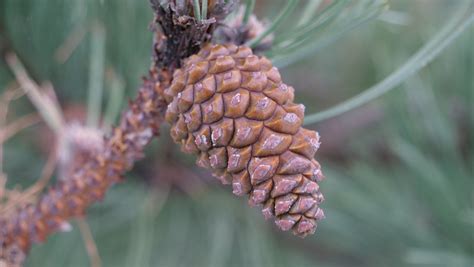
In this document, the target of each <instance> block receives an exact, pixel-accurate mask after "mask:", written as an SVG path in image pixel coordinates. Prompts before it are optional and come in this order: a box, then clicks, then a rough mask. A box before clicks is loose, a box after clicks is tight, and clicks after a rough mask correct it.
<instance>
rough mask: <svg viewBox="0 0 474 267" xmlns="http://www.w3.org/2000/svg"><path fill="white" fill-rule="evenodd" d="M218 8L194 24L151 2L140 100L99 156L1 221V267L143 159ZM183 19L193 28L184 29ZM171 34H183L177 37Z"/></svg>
mask: <svg viewBox="0 0 474 267" xmlns="http://www.w3.org/2000/svg"><path fill="white" fill-rule="evenodd" d="M219 3H220V2H219ZM219 3H217V4H215V6H213V8H212V9H209V10H208V11H209V13H208V14H209V19H208V20H206V21H197V20H196V19H195V18H194V17H190V16H182V15H180V14H179V12H178V11H179V10H177V9H174V8H172V7H171V6H168V7H163V6H161V5H160V4H159V3H158V1H154V0H151V4H152V7H153V9H154V11H155V22H156V23H157V25H155V27H154V28H153V29H154V35H155V37H156V38H155V45H154V46H153V47H154V51H153V52H154V55H155V58H154V59H155V60H154V64H153V66H152V67H151V69H150V71H149V75H148V77H147V78H144V81H143V84H142V86H141V88H140V90H139V92H138V96H137V97H136V99H135V100H134V101H132V102H130V104H129V107H128V109H127V110H125V111H124V112H123V114H122V117H121V119H120V123H119V125H118V126H117V127H115V128H113V129H112V131H111V134H110V135H108V136H106V137H105V140H104V148H103V149H102V150H100V152H97V153H96V154H95V155H93V156H91V157H90V158H88V159H87V160H86V161H85V163H84V164H83V165H82V167H81V168H76V170H75V171H73V172H72V174H71V176H70V177H67V179H63V180H62V181H61V182H59V183H58V184H57V185H55V186H53V187H52V188H51V189H50V190H49V191H48V192H47V193H46V194H44V195H43V196H42V197H41V198H40V199H39V201H38V202H37V203H35V204H31V205H27V206H25V207H22V208H20V209H19V210H18V211H16V212H14V213H13V214H12V215H11V216H9V217H8V218H2V217H0V263H2V261H6V263H7V264H8V265H7V266H10V265H11V266H20V265H21V264H22V262H23V260H24V259H25V257H26V254H27V252H28V250H29V248H30V247H31V245H32V244H33V243H39V242H44V241H45V240H46V238H47V237H48V236H49V235H50V234H52V233H54V232H58V231H61V230H63V231H64V230H65V228H68V226H69V224H68V223H67V221H68V220H70V219H72V218H74V217H81V216H84V215H85V212H86V209H87V208H88V207H89V206H90V205H92V204H93V203H95V202H97V201H100V200H102V199H103V197H104V195H105V193H106V191H107V190H108V188H110V186H112V185H114V184H115V183H117V182H119V181H121V180H122V177H123V175H124V173H125V172H126V171H128V170H130V169H131V168H132V166H133V164H134V162H135V161H137V160H139V159H141V158H142V157H143V149H144V148H145V146H146V145H147V144H148V143H149V142H150V141H151V140H152V138H153V137H154V136H156V135H158V129H159V127H160V124H161V122H162V120H163V114H164V111H165V109H166V103H165V101H164V99H163V97H162V93H163V92H162V91H163V90H164V88H166V87H167V86H168V85H169V83H170V82H171V74H172V72H173V71H174V69H175V68H177V67H179V65H180V62H181V60H182V59H183V58H186V57H188V56H189V55H191V54H192V53H194V52H196V51H198V50H199V48H200V46H201V45H202V44H203V43H204V42H205V41H208V38H210V36H211V35H212V30H213V29H214V25H213V24H214V22H216V21H217V20H218V19H223V18H225V14H226V12H227V11H228V10H227V9H226V8H225V6H219ZM170 5H171V4H170ZM183 18H187V19H189V21H191V22H192V23H183ZM170 29H171V30H170ZM175 30H178V31H179V32H181V33H182V34H175V33H176V31H175ZM203 34H204V35H203ZM163 41H164V42H163ZM188 44H189V45H188ZM12 70H13V72H14V74H17V75H18V74H19V73H15V71H18V69H15V68H13V69H12Z"/></svg>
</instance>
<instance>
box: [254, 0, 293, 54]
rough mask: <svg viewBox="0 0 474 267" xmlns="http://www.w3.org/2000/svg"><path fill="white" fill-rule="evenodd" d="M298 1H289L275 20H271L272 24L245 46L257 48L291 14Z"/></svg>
mask: <svg viewBox="0 0 474 267" xmlns="http://www.w3.org/2000/svg"><path fill="white" fill-rule="evenodd" d="M298 1H299V0H289V1H288V2H287V4H286V6H285V7H284V8H283V9H282V10H281V12H280V14H278V16H277V17H276V18H275V20H273V21H272V23H271V24H270V25H269V26H268V28H267V29H266V30H265V31H264V32H262V33H261V34H260V35H259V36H257V37H255V38H254V39H252V40H250V41H249V42H248V43H247V44H246V45H248V46H250V47H251V48H254V47H256V46H258V45H259V44H260V42H261V41H262V40H263V39H264V38H265V37H267V36H268V35H270V34H271V33H272V32H274V31H275V29H276V28H277V27H278V26H279V25H280V24H281V23H282V22H283V21H284V20H285V19H286V18H287V17H288V16H289V15H290V14H291V12H292V11H293V10H294V9H295V7H296V4H297V3H298Z"/></svg>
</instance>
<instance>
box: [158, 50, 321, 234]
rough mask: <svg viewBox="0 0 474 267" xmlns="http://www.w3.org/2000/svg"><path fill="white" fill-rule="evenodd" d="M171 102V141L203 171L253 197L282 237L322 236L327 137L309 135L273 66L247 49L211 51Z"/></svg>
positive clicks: (194, 64) (187, 71)
mask: <svg viewBox="0 0 474 267" xmlns="http://www.w3.org/2000/svg"><path fill="white" fill-rule="evenodd" d="M164 95H165V98H166V101H167V102H168V108H167V111H166V120H167V121H168V122H169V123H170V124H171V125H172V127H171V136H172V138H173V140H174V141H175V142H177V143H179V144H181V147H182V150H183V151H185V152H187V153H194V154H197V155H198V159H197V164H198V165H199V166H202V167H205V168H210V169H211V170H212V173H213V175H214V176H216V177H217V178H218V179H219V180H221V181H222V183H224V184H232V187H233V192H234V194H236V195H244V194H249V203H250V205H261V206H263V210H262V211H263V214H264V216H265V218H270V217H276V218H275V221H276V224H277V225H278V227H279V228H280V229H282V230H284V231H286V230H290V229H293V232H294V233H295V234H296V235H299V236H306V235H308V234H312V233H314V231H315V229H316V221H317V220H319V219H322V218H323V217H324V213H323V211H322V209H320V208H319V205H320V203H321V202H322V201H323V196H322V194H321V193H320V191H319V186H318V182H319V181H321V179H322V178H323V175H322V173H321V169H320V165H319V163H318V162H317V161H316V160H314V159H313V157H314V154H315V152H316V150H317V149H318V147H319V135H318V134H317V133H316V132H314V131H311V130H308V129H304V128H302V127H301V124H302V122H303V118H304V106H303V105H301V104H295V103H293V98H294V89H293V88H292V87H290V86H288V85H286V84H284V83H283V82H282V81H281V77H280V73H279V71H278V69H277V68H276V67H273V66H272V64H271V62H270V61H269V60H268V59H266V58H265V57H259V56H256V55H254V54H253V52H252V50H251V49H250V48H248V47H244V46H240V47H238V46H235V45H233V44H226V45H207V46H205V47H204V48H203V49H202V50H201V51H200V52H199V53H198V54H197V55H193V56H191V57H190V58H188V59H187V60H186V61H185V62H184V64H183V67H182V68H181V69H178V70H176V71H175V73H174V77H173V82H172V84H171V86H170V87H169V88H167V89H166V90H165V91H164Z"/></svg>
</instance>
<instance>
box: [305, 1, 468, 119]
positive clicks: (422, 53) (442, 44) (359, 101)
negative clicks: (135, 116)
mask: <svg viewBox="0 0 474 267" xmlns="http://www.w3.org/2000/svg"><path fill="white" fill-rule="evenodd" d="M473 5H474V4H470V6H468V7H467V8H466V7H465V6H464V5H462V7H461V8H460V9H459V10H458V11H457V12H456V13H455V14H454V15H453V18H452V19H451V20H450V21H449V22H448V23H446V25H445V26H444V27H443V28H442V29H441V30H440V31H439V32H438V34H436V35H435V36H434V37H433V38H432V39H431V40H430V41H429V42H428V43H426V44H425V45H424V46H423V47H422V48H421V49H420V50H418V52H417V53H416V54H414V55H413V56H412V57H411V58H410V59H409V60H408V61H406V62H405V64H403V65H402V66H401V67H399V68H398V69H397V70H395V71H394V72H392V74H390V75H389V76H388V77H386V78H385V79H384V80H382V81H381V82H380V83H378V84H376V85H374V86H372V87H370V88H369V89H367V90H365V91H364V92H362V93H360V94H359V95H356V96H354V97H352V98H350V99H349V100H346V101H344V102H342V103H340V104H338V105H336V106H333V107H331V108H329V109H327V110H324V111H321V112H318V113H314V114H311V115H309V116H307V117H306V118H305V124H312V123H316V122H320V121H323V120H326V119H329V118H332V117H335V116H338V115H341V114H343V113H345V112H348V111H350V110H352V109H355V108H357V107H359V106H362V105H364V104H366V103H368V102H370V101H372V100H374V99H376V98H378V97H380V96H381V95H383V94H385V93H387V92H388V91H390V90H392V89H394V88H397V86H398V85H400V84H401V83H402V82H404V81H405V80H407V79H408V78H409V77H411V76H412V75H414V74H415V73H417V72H418V71H419V70H421V69H422V68H423V67H425V66H426V65H427V64H428V63H430V62H431V61H432V60H433V59H435V58H436V57H437V56H438V55H439V54H440V53H441V52H442V51H443V50H444V49H445V48H446V47H448V46H449V45H450V44H452V43H453V41H454V40H456V39H457V38H458V37H459V36H460V35H461V33H463V32H464V31H465V30H466V29H467V28H468V27H469V26H470V25H471V24H472V23H473V22H474V13H472V8H473ZM466 11H467V12H466ZM466 13H467V14H466Z"/></svg>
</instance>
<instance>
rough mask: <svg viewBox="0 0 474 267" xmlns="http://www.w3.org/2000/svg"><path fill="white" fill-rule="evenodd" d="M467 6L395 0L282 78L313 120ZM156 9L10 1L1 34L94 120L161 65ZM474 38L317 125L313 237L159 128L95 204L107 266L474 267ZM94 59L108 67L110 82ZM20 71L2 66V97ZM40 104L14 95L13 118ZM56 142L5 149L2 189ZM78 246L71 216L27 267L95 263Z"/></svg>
mask: <svg viewBox="0 0 474 267" xmlns="http://www.w3.org/2000/svg"><path fill="white" fill-rule="evenodd" d="M461 2H462V1H456V0H416V1H411V0H403V1H388V3H389V6H390V9H389V12H388V13H382V15H381V16H379V17H378V18H377V19H373V20H371V21H370V22H368V23H365V24H364V25H361V26H360V27H357V28H356V29H352V30H350V31H348V32H347V33H345V34H344V36H342V38H340V39H338V40H337V41H336V42H334V43H332V44H331V45H329V46H326V47H324V48H322V49H320V50H318V53H315V54H314V55H313V56H311V57H305V59H304V60H299V61H297V62H295V63H294V64H291V65H288V66H286V67H285V68H282V69H281V72H282V76H283V78H284V80H285V81H286V83H288V84H291V85H293V86H294V87H295V88H296V91H297V93H296V95H297V96H296V98H297V101H299V102H301V103H304V104H305V105H306V107H307V109H306V113H307V114H310V113H313V112H316V111H320V110H323V109H325V108H328V107H331V106H333V105H335V104H337V103H339V102H340V101H342V100H345V99H348V98H350V97H351V96H353V95H355V94H357V93H359V92H361V91H363V90H364V89H366V88H368V87H370V86H371V85H373V84H375V83H377V82H378V81H380V80H382V79H383V78H384V77H386V76H387V75H388V74H390V73H391V72H392V71H394V70H396V69H397V68H398V67H399V66H400V65H401V64H403V63H404V62H405V61H406V60H407V59H408V58H409V57H410V56H411V55H412V54H414V53H415V52H416V51H417V50H418V49H419V48H420V47H422V46H423V44H425V43H426V42H427V41H428V40H429V39H430V38H431V37H432V36H433V35H434V34H436V32H437V31H438V30H439V29H440V28H441V27H442V25H444V24H445V23H446V22H447V21H448V20H449V19H450V18H451V17H452V16H455V15H456V14H455V9H456V6H458V4H460V3H461ZM283 3H284V1H270V0H267V1H257V5H256V9H255V10H256V13H257V15H258V16H259V17H261V18H266V17H272V16H274V14H275V13H277V12H278V11H279V9H281V6H282V4H283ZM302 3H304V1H301V4H302ZM301 7H302V5H300V6H299V7H298V8H301ZM295 16H296V17H298V12H297V13H296V15H295ZM152 17H153V16H152V11H151V9H150V8H149V3H148V1H147V0H140V1H137V0H101V1H62V0H44V1H34V0H0V26H1V27H2V28H3V31H4V34H5V36H8V39H9V40H10V42H11V44H12V47H13V48H14V49H15V51H16V52H17V53H18V55H19V56H20V57H21V59H22V61H23V62H24V64H25V65H26V66H27V68H28V70H29V72H30V74H31V76H32V77H33V78H34V79H35V80H37V81H38V82H41V81H51V83H52V84H53V85H54V88H55V91H56V93H57V96H58V98H59V101H60V103H61V106H62V108H63V110H64V113H65V115H66V117H68V118H71V120H83V119H84V118H85V117H86V113H87V109H88V108H87V98H88V96H87V94H88V88H91V87H92V88H94V85H96V86H97V85H98V86H99V87H100V88H103V93H104V100H103V105H104V107H107V106H108V105H111V103H110V102H111V101H112V100H113V103H112V106H113V105H117V106H119V107H125V105H126V102H127V99H128V98H131V97H133V96H134V94H135V93H136V90H137V88H138V86H139V85H140V82H141V79H140V77H142V76H143V75H146V73H147V70H148V68H149V66H150V59H151V53H150V51H151V43H152V41H151V34H150V31H149V30H148V27H149V25H150V22H151V20H152ZM291 23H293V20H292V19H289V20H287V21H286V22H284V23H283V24H282V25H281V27H280V29H279V31H278V32H277V36H278V34H284V33H285V32H287V31H288V29H290V28H291ZM74 38H76V39H74ZM104 38H105V39H104ZM67 40H69V41H67ZM98 40H99V41H98ZM101 40H104V42H105V43H103V42H102V41H101ZM67 42H70V43H69V45H68V44H66V43H67ZM101 44H104V45H105V47H104V48H103V49H101V48H100V45H101ZM97 46H99V48H97ZM473 47H474V28H473V27H472V26H471V27H470V28H468V29H467V31H465V32H464V33H463V35H462V36H461V37H460V38H458V39H457V40H456V41H455V42H454V43H453V44H452V45H451V46H450V47H448V48H447V49H446V50H445V51H443V53H442V54H441V55H440V56H439V57H438V58H437V59H436V60H434V61H433V62H432V63H430V64H429V65H428V66H427V67H425V68H424V69H423V70H422V71H421V72H419V73H418V74H416V75H414V76H412V77H411V78H410V79H408V80H406V81H405V82H404V83H403V84H402V85H401V86H399V87H398V88H396V90H393V91H391V92H389V93H387V94H385V95H384V96H383V97H381V98H379V99H377V100H376V101H372V102H370V103H369V104H367V105H364V106H363V107H360V108H357V109H354V110H352V111H350V112H347V113H345V114H343V115H341V116H338V117H335V118H332V119H329V120H325V121H323V122H320V123H317V124H311V125H308V127H309V128H311V129H316V130H318V131H319V132H320V134H321V136H322V146H321V150H320V151H319V152H318V153H317V155H316V159H317V160H318V161H320V162H321V165H322V166H323V172H324V173H325V175H326V177H327V179H326V180H325V181H324V182H322V184H321V190H322V192H323V194H324V195H325V199H326V201H325V202H324V203H323V208H324V209H325V213H326V216H327V218H326V219H325V220H323V221H321V223H320V224H319V225H318V229H317V231H316V234H315V235H314V236H310V237H307V238H305V239H300V238H297V237H294V236H293V235H292V234H291V233H282V232H280V231H278V230H277V229H276V227H275V226H274V225H273V223H272V222H271V221H268V222H266V221H264V219H263V217H262V216H261V214H260V212H259V210H258V209H256V208H250V207H248V205H247V203H246V200H245V199H243V198H237V197H235V196H233V195H232V194H231V189H230V188H229V187H225V186H221V185H220V184H219V183H218V182H217V181H216V180H215V179H213V178H212V177H211V176H210V175H209V173H208V172H206V171H205V170H202V169H198V168H197V167H196V166H195V165H194V158H193V157H191V156H184V155H183V154H181V152H180V151H179V149H178V148H177V146H175V145H173V144H171V143H172V142H171V141H170V140H171V139H170V137H169V135H168V133H167V130H168V129H169V127H168V126H164V127H163V128H162V135H161V136H160V138H159V139H158V140H156V141H154V142H153V144H152V145H151V146H150V147H149V149H148V150H147V151H146V155H147V157H146V159H144V160H142V161H140V162H139V163H138V164H137V165H136V167H135V168H134V170H133V171H131V172H130V173H129V174H128V177H127V179H126V181H125V182H124V183H121V184H118V185H116V186H114V187H113V188H112V189H111V190H110V191H109V192H108V194H107V196H106V198H105V200H104V202H103V203H99V204H96V205H94V206H93V207H92V208H91V209H90V212H89V213H88V216H87V221H88V222H89V224H90V227H91V229H92V232H93V235H94V239H95V241H96V243H97V247H98V250H99V254H100V258H101V261H102V265H103V266H473V265H474V206H473V205H474V183H473V178H474V176H473V160H474V149H473V146H474V143H473V140H474V132H473V131H474V108H473V100H474V99H473V92H474V48H473ZM61 49H62V50H61ZM68 49H69V50H68ZM61 53H62V54H61ZM63 61H64V62H63ZM97 62H99V63H97ZM102 62H103V64H102ZM94 64H99V70H100V66H102V65H103V67H104V73H105V74H104V77H103V79H102V77H101V76H100V75H99V76H98V75H97V73H94V72H93V71H91V69H92V70H97V69H94V67H93V65H94ZM96 66H97V65H96ZM111 73H113V74H111ZM94 79H95V80H94ZM97 79H99V80H97ZM13 80H14V78H13V76H12V75H11V73H10V72H9V70H8V68H7V66H6V65H5V64H4V62H3V61H0V92H3V91H4V90H6V88H7V87H8V85H9V84H11V82H12V81H13ZM122 87H123V88H124V89H125V90H124V92H123V97H122V96H121V91H120V90H121V89H120V88H122ZM111 99H112V100H111ZM104 109H105V110H107V108H104ZM33 111H34V108H33V106H32V105H31V104H30V103H29V102H28V101H27V99H20V100H17V101H15V102H14V103H13V105H12V106H11V111H10V114H9V120H10V121H12V120H14V119H15V118H17V117H20V116H21V115H24V114H28V113H30V112H33ZM109 113H110V114H109V115H108V116H109V117H110V118H114V117H117V115H118V113H117V112H116V111H115V113H117V114H114V108H113V107H112V108H110V110H109ZM53 143H54V142H53V140H52V135H51V132H50V130H48V129H47V127H46V126H45V125H44V124H38V125H36V126H34V127H30V128H28V129H26V130H24V131H22V132H21V133H19V134H17V135H16V136H15V137H13V138H12V139H11V140H9V141H8V142H7V143H5V144H4V163H3V165H4V166H3V168H4V172H5V173H6V174H8V183H7V187H8V188H13V187H15V186H23V187H26V186H28V185H31V184H32V183H34V181H35V180H36V179H37V178H38V177H39V173H40V172H41V168H42V166H43V165H44V163H45V161H46V159H47V154H48V153H49V152H50V150H51V148H50V147H51V144H53ZM82 240H83V239H82V237H81V235H80V232H79V230H78V229H77V224H76V223H74V222H73V229H72V231H71V232H68V233H61V234H55V235H53V236H51V237H50V238H49V239H48V241H47V242H46V243H45V244H41V245H36V246H34V247H33V249H32V250H31V253H30V255H29V258H28V260H27V264H26V266H89V265H90V263H89V257H88V256H87V252H86V249H85V246H84V243H83V241H82Z"/></svg>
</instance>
